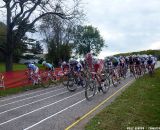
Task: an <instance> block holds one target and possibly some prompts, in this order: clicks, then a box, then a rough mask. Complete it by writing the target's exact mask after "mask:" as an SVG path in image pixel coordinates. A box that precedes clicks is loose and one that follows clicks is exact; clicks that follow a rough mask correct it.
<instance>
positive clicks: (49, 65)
mask: <svg viewBox="0 0 160 130" xmlns="http://www.w3.org/2000/svg"><path fill="white" fill-rule="evenodd" d="M44 66H45V68H47V69H49V70H54V67H53V65H52V64H50V63H44Z"/></svg>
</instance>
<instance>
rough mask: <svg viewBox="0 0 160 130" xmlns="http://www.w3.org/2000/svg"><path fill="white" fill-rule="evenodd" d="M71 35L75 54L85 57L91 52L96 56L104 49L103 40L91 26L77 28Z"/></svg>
mask: <svg viewBox="0 0 160 130" xmlns="http://www.w3.org/2000/svg"><path fill="white" fill-rule="evenodd" d="M73 33H74V38H73V41H74V47H75V52H76V54H79V55H85V54H87V53H88V52H92V53H94V54H95V55H97V54H99V53H100V51H101V49H102V47H104V40H103V38H102V37H101V35H100V32H99V31H98V29H97V28H95V27H93V26H77V27H76V28H75V29H74V32H73Z"/></svg>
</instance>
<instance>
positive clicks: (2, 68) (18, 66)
mask: <svg viewBox="0 0 160 130" xmlns="http://www.w3.org/2000/svg"><path fill="white" fill-rule="evenodd" d="M36 65H37V66H38V67H39V68H43V67H42V65H41V64H36ZM25 69H26V65H24V64H17V63H14V64H13V71H17V70H25ZM0 72H5V64H4V63H0Z"/></svg>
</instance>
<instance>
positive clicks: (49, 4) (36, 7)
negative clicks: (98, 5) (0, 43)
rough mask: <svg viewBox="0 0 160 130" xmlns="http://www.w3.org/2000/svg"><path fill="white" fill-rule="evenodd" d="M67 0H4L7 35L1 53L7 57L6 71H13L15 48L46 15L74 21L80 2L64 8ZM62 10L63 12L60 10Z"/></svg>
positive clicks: (75, 1)
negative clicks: (4, 46)
mask: <svg viewBox="0 0 160 130" xmlns="http://www.w3.org/2000/svg"><path fill="white" fill-rule="evenodd" d="M64 2H67V0H64V1H61V0H54V1H52V0H3V3H4V5H3V6H2V7H1V8H5V9H6V16H7V22H6V23H7V33H6V37H7V40H6V48H3V49H2V47H1V52H3V53H4V54H5V56H6V58H5V59H6V71H12V69H13V54H14V50H15V46H16V44H17V43H19V41H20V40H21V39H22V38H23V37H24V36H25V34H26V32H32V31H33V30H34V25H35V23H36V22H37V21H38V20H39V19H41V18H42V17H44V16H46V15H55V16H59V17H61V18H62V19H72V18H73V17H76V16H77V15H78V14H79V6H78V5H79V2H80V1H79V0H73V2H74V3H73V4H72V3H71V4H69V5H73V7H69V6H68V7H67V6H64V5H65V3H64ZM59 8H61V10H59Z"/></svg>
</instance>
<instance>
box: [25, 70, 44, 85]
mask: <svg viewBox="0 0 160 130" xmlns="http://www.w3.org/2000/svg"><path fill="white" fill-rule="evenodd" d="M25 75H26V77H27V84H32V85H33V86H40V87H44V83H43V82H42V78H41V76H40V75H39V74H35V73H33V72H29V71H26V72H25Z"/></svg>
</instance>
